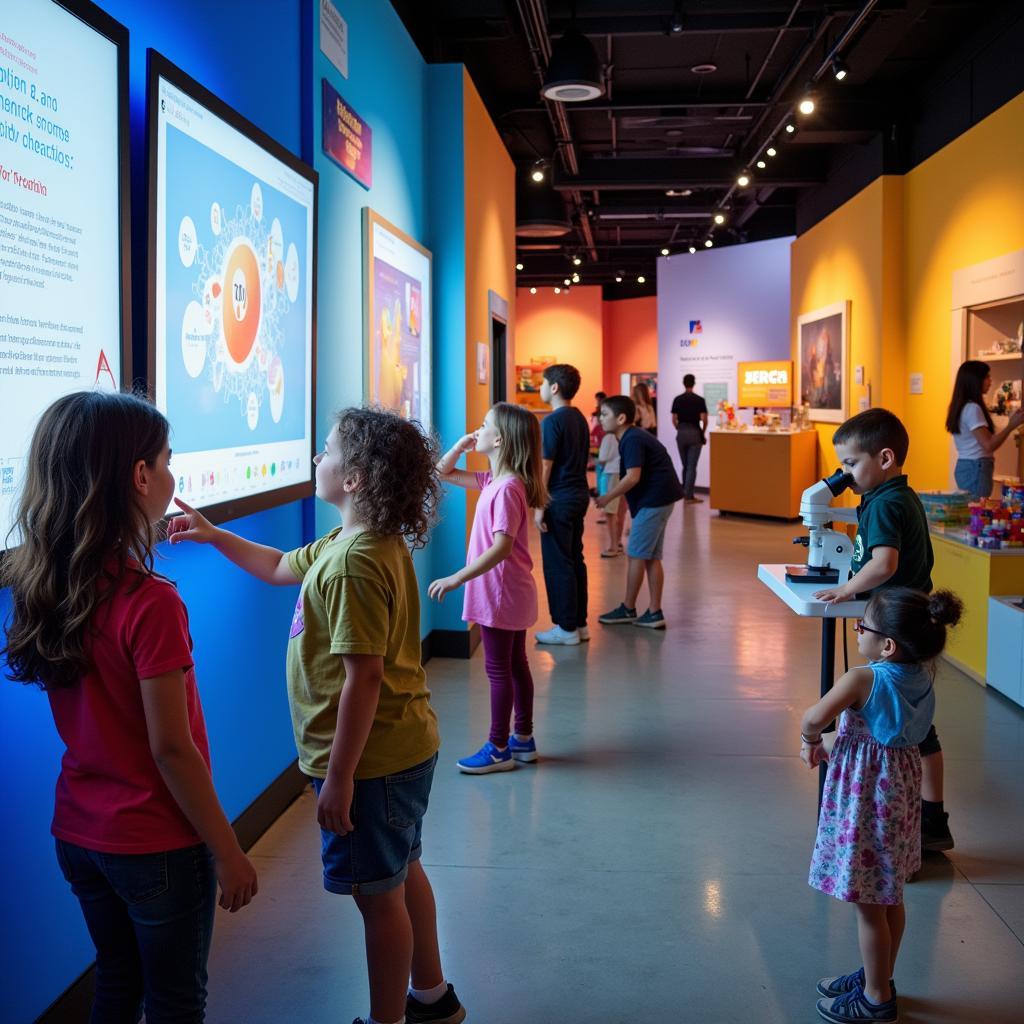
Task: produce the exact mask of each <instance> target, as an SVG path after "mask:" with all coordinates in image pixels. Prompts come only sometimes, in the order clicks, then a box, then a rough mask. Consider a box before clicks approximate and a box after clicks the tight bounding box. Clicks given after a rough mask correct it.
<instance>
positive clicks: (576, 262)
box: [572, 256, 583, 267]
mask: <svg viewBox="0 0 1024 1024" xmlns="http://www.w3.org/2000/svg"><path fill="white" fill-rule="evenodd" d="M582 262H583V260H581V259H580V258H579V256H573V258H572V265H573V266H574V267H578V266H579V265H580V264H581V263H582Z"/></svg>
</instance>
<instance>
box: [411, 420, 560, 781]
mask: <svg viewBox="0 0 1024 1024" xmlns="http://www.w3.org/2000/svg"><path fill="white" fill-rule="evenodd" d="M468 451H478V452H480V454H481V455H486V456H487V458H488V461H489V462H490V464H491V470H490V472H489V473H469V472H466V471H464V470H460V469H456V468H455V463H456V462H458V460H459V456H461V455H462V453H463V452H468ZM437 471H438V474H439V475H440V476H441V479H442V480H446V481H448V482H449V483H453V484H458V486H460V487H466V488H470V487H472V488H476V489H478V490H479V491H480V492H481V493H480V500H479V501H478V502H477V506H476V515H475V516H474V518H473V530H472V532H471V533H470V537H469V551H468V554H467V562H466V566H465V567H464V568H462V569H460V570H459V571H458V572H457V573H454V574H453V575H451V576H446V577H444V578H442V579H438V580H434V582H433V583H431V584H430V588H429V590H428V593H429V595H430V597H432V598H436V599H437V600H438V601H441V600H443V599H444V595H445V594H447V593H448V592H449V591H451V590H455V589H456V587H460V586H462V585H463V584H465V585H466V595H465V600H464V603H463V610H462V617H463V619H465V620H466V622H476V623H478V624H479V626H480V631H481V633H482V635H483V643H484V664H485V666H486V669H487V678H488V679H489V680H490V683H491V732H490V736H489V737H488V740H487V742H486V743H485V744H484V745H483V746H482V747H481V748H480V749H479V750H478V751H477V752H476V753H475V754H472V755H471V756H470V757H464V758H463V759H462V760H461V761H459V762H458V767H459V770H460V771H463V772H466V773H467V774H469V775H486V774H488V773H489V772H502V771H509V770H510V769H512V768H514V767H515V762H516V761H536V760H537V745H536V743H535V742H534V739H533V677H532V676H531V675H530V663H529V661H528V660H527V657H526V630H527V629H528V628H529V627H530V626H532V625H533V624H534V622H535V621H536V619H537V587H536V585H535V584H534V582H533V561H532V559H531V558H530V544H529V521H530V510H531V509H535V508H543V507H544V506H545V505H546V504H547V500H548V498H547V491H546V489H545V487H544V480H543V476H542V474H541V445H540V426H539V424H538V423H537V419H536V417H535V416H534V415H533V413H531V412H529V411H528V410H527V409H524V408H522V407H521V406H518V405H512V404H510V403H509V402H498V404H497V405H495V406H494V407H493V408H492V409H490V410H489V411H488V413H487V415H486V416H485V417H484V422H483V426H481V427H480V429H479V430H477V431H474V432H473V433H472V434H466V436H465V437H463V438H461V439H460V440H459V441H458V443H456V444H455V446H454V447H453V448H452V449H451V451H449V452H448V453H447V454H446V455H445V456H444V457H443V458H442V459H441V461H440V462H439V463H438V464H437ZM513 709H514V710H515V732H514V733H512V734H511V735H510V733H509V718H510V716H511V715H512V712H513Z"/></svg>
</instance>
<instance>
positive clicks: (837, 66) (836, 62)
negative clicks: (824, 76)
mask: <svg viewBox="0 0 1024 1024" xmlns="http://www.w3.org/2000/svg"><path fill="white" fill-rule="evenodd" d="M849 73H850V68H849V65H848V64H847V63H846V61H844V60H843V58H842V57H840V56H839V54H838V53H837V54H836V55H835V56H834V57H833V58H832V74H833V75H834V76H835V80H836V81H837V82H841V81H842V80H843V79H844V78H845V77H846V76H847V75H848V74H849Z"/></svg>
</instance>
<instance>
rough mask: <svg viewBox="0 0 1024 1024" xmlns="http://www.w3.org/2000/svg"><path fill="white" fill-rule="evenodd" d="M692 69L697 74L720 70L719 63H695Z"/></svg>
mask: <svg viewBox="0 0 1024 1024" xmlns="http://www.w3.org/2000/svg"><path fill="white" fill-rule="evenodd" d="M690 70H691V71H692V72H693V73H694V74H695V75H713V74H714V73H715V72H716V71H717V70H718V65H717V64H710V63H708V64H694V65H693V67H692V68H690Z"/></svg>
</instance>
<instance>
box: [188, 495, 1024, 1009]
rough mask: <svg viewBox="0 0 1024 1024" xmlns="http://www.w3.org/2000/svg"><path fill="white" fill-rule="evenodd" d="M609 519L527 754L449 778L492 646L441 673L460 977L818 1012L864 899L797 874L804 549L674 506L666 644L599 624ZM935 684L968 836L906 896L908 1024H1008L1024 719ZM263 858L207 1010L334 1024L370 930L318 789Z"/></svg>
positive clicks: (984, 698) (487, 1002) (446, 918)
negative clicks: (782, 597) (776, 572)
mask: <svg viewBox="0 0 1024 1024" xmlns="http://www.w3.org/2000/svg"><path fill="white" fill-rule="evenodd" d="M591 518H592V516H591ZM598 529H599V528H598V527H597V526H596V525H594V524H593V523H592V522H591V523H589V524H588V530H587V558H588V565H589V567H590V580H591V585H590V592H591V595H592V606H591V632H592V635H593V640H592V641H591V642H590V643H589V644H585V645H582V646H580V647H576V648H543V647H541V648H536V649H535V648H534V647H533V644H532V638H531V642H530V649H531V661H532V665H533V670H534V677H535V680H536V686H537V706H536V735H537V740H538V745H539V749H540V752H541V755H542V760H541V762H540V763H539V764H537V765H535V766H530V765H526V766H520V767H519V768H518V769H517V770H516V771H514V772H508V773H503V774H499V775H492V776H485V777H482V778H480V777H470V776H464V775H460V774H459V773H458V772H457V771H456V769H455V766H454V763H455V760H456V758H457V757H460V756H462V755H464V754H467V753H471V752H472V751H473V750H475V749H476V748H477V747H478V746H479V744H480V743H481V742H482V741H483V740H484V738H485V737H486V734H487V722H488V707H487V682H486V677H485V675H484V671H483V664H482V652H480V651H478V652H477V654H476V656H475V657H474V658H473V659H472V660H471V661H470V662H468V663H467V662H465V661H452V660H441V659H437V660H434V661H431V662H430V663H429V665H428V666H427V674H428V679H429V682H430V686H431V689H432V691H433V695H434V705H435V707H436V709H437V713H438V716H439V718H440V722H441V730H442V736H443V742H444V745H443V748H442V751H441V760H440V763H439V765H438V771H437V774H436V776H435V780H434V789H433V794H432V800H431V805H430V811H429V813H428V815H427V819H426V824H425V829H424V851H425V852H424V864H425V866H426V867H427V870H428V872H429V874H430V877H431V879H432V880H433V884H434V887H435V890H436V892H437V898H438V907H439V918H440V929H441V938H442V947H443V951H444V954H445V958H446V971H447V974H448V976H449V980H451V981H452V982H453V983H454V985H455V986H456V989H457V991H458V993H459V995H460V997H461V998H462V1001H463V1002H464V1004H465V1005H466V1007H467V1010H468V1013H469V1017H468V1019H469V1020H470V1021H473V1022H477V1024H521V1022H531V1024H557V1022H572V1024H577V1022H578V1024H584V1022H593V1024H626V1022H642V1021H683V1022H691V1021H692V1022H698V1021H699V1022H705V1024H706V1022H715V1024H718V1022H722V1024H725V1022H731V1021H737V1022H739V1021H743V1022H752V1021H755V1022H776V1021H778V1022H787V1024H788V1022H800V1021H812V1020H817V1019H818V1018H817V1015H816V1013H815V1011H814V1001H815V998H816V995H815V991H814V984H815V982H816V980H817V979H818V978H819V977H820V976H822V975H826V974H836V973H840V972H845V971H848V970H852V969H854V968H855V967H856V966H857V965H858V964H859V963H860V958H859V955H858V952H857V943H856V929H855V920H854V918H855V914H854V911H853V909H852V908H851V907H848V906H845V905H843V904H840V903H838V902H836V901H834V900H831V899H829V898H828V897H825V896H823V895H821V894H819V893H817V892H815V891H813V890H812V889H810V888H809V887H808V885H807V867H808V862H809V858H810V853H811V847H812V844H813V840H814V826H815V810H814V808H815V798H816V782H815V775H814V773H812V772H809V771H808V770H807V769H805V768H804V767H803V766H802V765H801V763H800V761H799V758H798V756H797V753H798V747H799V721H800V715H801V713H802V711H803V709H804V708H805V707H806V706H807V705H809V704H810V703H812V702H813V701H814V700H815V699H816V697H817V689H818V629H819V627H818V624H817V623H816V622H812V621H801V620H799V619H798V618H797V617H796V616H794V615H793V614H791V613H790V612H789V611H788V610H787V609H786V608H785V607H784V606H783V605H782V603H781V602H780V601H778V600H777V599H776V598H774V597H773V596H772V595H771V594H770V593H769V592H768V591H767V590H766V589H765V588H764V587H762V586H761V585H760V584H759V583H758V582H757V580H756V578H755V566H756V563H757V562H759V561H767V562H784V561H788V560H792V559H793V558H794V557H796V556H797V555H798V552H797V549H794V548H793V547H792V546H791V544H790V541H791V538H792V537H793V536H795V535H796V534H797V533H799V532H801V531H800V527H799V525H790V524H784V525H777V524H766V523H762V522H753V521H748V520H738V519H732V518H730V519H722V518H719V517H718V516H717V515H716V514H714V513H709V511H708V508H707V505H701V506H691V507H687V508H682V507H678V508H677V510H676V512H675V514H674V515H673V517H672V520H671V522H670V524H669V532H668V540H667V545H666V563H665V564H666V572H667V577H668V584H667V586H666V591H667V593H666V600H665V614H666V616H667V619H668V622H669V628H668V630H666V631H665V632H664V633H658V632H654V631H648V630H640V629H635V628H633V627H630V626H618V627H610V628H609V627H603V626H600V625H598V624H597V621H596V619H597V615H598V614H600V613H601V612H602V611H605V610H607V609H609V608H612V607H614V606H615V605H616V604H618V602H619V601H620V599H621V585H622V583H621V581H622V577H623V574H624V571H625V564H624V560H621V559H616V560H612V561H603V560H601V559H599V558H598V557H597V555H598V551H599V536H598ZM535 557H536V558H537V563H538V570H539V555H538V553H537V552H535ZM539 579H540V577H539V571H538V580H539ZM541 589H542V591H543V587H542V585H541ZM645 596H646V595H645V594H642V595H641V608H642V607H644V606H645V605H644V598H645ZM541 605H542V608H546V602H545V601H544V600H543V599H542V601H541ZM547 624H548V622H547V619H546V618H542V621H541V622H540V623H538V625H539V627H541V628H545V627H546V626H547ZM851 650H852V651H855V646H854V645H853V644H852V643H851ZM839 657H840V659H841V657H842V655H841V645H840V655H839ZM937 685H938V692H939V707H938V715H937V725H938V729H939V735H940V737H941V738H942V741H943V745H944V747H945V750H946V776H947V792H946V805H947V809H948V810H949V811H950V812H951V814H950V824H951V827H952V829H953V832H954V835H955V836H956V840H957V846H956V849H955V850H954V851H952V853H951V854H950V855H949V856H948V857H945V856H941V855H930V856H928V857H927V858H926V863H925V867H924V869H923V871H922V873H921V875H920V876H919V878H918V880H917V881H916V882H915V883H914V884H913V885H911V886H909V887H908V891H907V907H908V929H907V936H906V940H905V942H904V947H903V951H902V953H901V957H900V961H899V964H898V967H897V972H896V978H897V985H898V987H899V990H900V994H901V1004H902V1018H901V1019H902V1020H903V1021H904V1022H920V1024H923V1022H929V1024H935V1022H956V1024H969V1022H979V1024H981V1022H985V1024H1011V1022H1014V1024H1020V1022H1021V1021H1024V1009H1022V1007H1024V824H1022V823H1024V713H1022V712H1021V710H1020V709H1018V708H1015V707H1013V706H1011V705H1010V704H1009V703H1008V702H1006V701H1004V700H1003V699H1002V698H1000V697H998V696H997V695H995V694H994V693H991V692H986V691H985V690H984V689H982V688H981V687H979V686H978V685H977V684H975V683H974V682H972V681H971V680H969V679H967V678H966V677H965V676H963V675H961V674H960V673H959V672H957V671H956V670H954V669H952V668H950V667H949V666H946V665H942V667H941V668H940V672H939V680H938V684H937ZM253 856H254V860H255V861H256V863H257V867H258V869H259V871H260V895H259V897H258V899H257V901H256V902H255V903H254V905H253V906H252V907H251V908H249V909H247V910H246V911H244V912H243V913H240V914H237V915H234V916H230V915H227V914H223V913H219V914H218V918H217V931H216V935H215V938H214V948H213V955H212V961H211V965H210V979H211V984H210V1008H209V1017H208V1019H209V1020H210V1021H211V1022H212V1024H227V1022H230V1024H291V1022H299V1021H301V1022H303V1024H320V1022H323V1024H338V1022H343V1024H347V1022H348V1021H350V1020H352V1018H353V1017H355V1016H356V1015H358V1014H362V1013H364V1012H365V1011H366V1009H367V1007H368V994H367V987H366V981H365V966H364V960H363V943H362V930H361V926H360V920H359V915H358V914H357V912H356V910H355V907H354V906H352V905H351V902H350V901H349V900H348V899H346V898H344V897H338V896H331V895H328V894H327V893H325V892H324V891H323V889H322V887H321V879H320V861H319V842H318V834H317V829H316V822H315V816H314V804H313V800H312V798H311V796H309V795H306V796H304V797H302V798H301V799H300V800H298V801H297V802H296V803H295V804H294V805H293V806H292V807H291V808H290V810H289V811H288V812H287V813H286V814H285V815H284V816H283V817H282V818H281V819H280V821H279V822H278V823H277V824H276V825H275V826H274V827H273V828H272V829H271V830H270V831H269V832H268V833H267V834H266V835H265V836H264V837H263V838H262V839H261V840H260V842H259V843H258V844H257V845H256V847H255V849H254V852H253Z"/></svg>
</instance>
